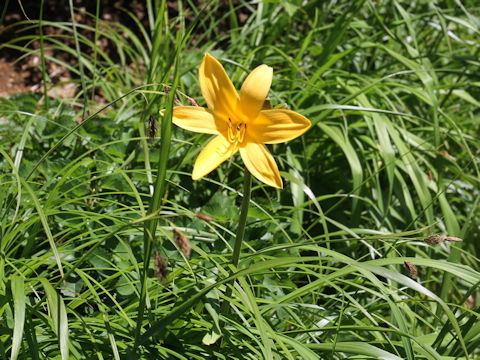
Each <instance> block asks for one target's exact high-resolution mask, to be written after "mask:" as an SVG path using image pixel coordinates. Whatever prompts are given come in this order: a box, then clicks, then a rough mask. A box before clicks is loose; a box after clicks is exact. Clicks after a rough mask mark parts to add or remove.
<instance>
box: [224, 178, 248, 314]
mask: <svg viewBox="0 0 480 360" xmlns="http://www.w3.org/2000/svg"><path fill="white" fill-rule="evenodd" d="M251 190H252V175H251V174H250V172H249V171H248V170H247V169H245V175H244V179H243V200H242V207H241V208H240V219H239V221H238V228H237V234H236V236H235V245H234V246H233V254H232V265H233V266H232V267H231V268H230V275H229V276H232V275H233V272H234V271H236V268H237V265H238V260H239V259H240V250H241V249H242V243H243V237H244V235H245V226H246V224H247V215H248V206H249V205H250V193H251ZM232 292H233V285H232V286H227V291H226V292H225V300H223V303H222V307H221V309H220V311H221V313H222V314H223V315H227V314H228V310H229V309H230V308H229V306H228V305H229V301H228V299H229V298H230V297H231V296H232Z"/></svg>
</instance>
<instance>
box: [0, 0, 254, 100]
mask: <svg viewBox="0 0 480 360" xmlns="http://www.w3.org/2000/svg"><path fill="white" fill-rule="evenodd" d="M157 1H159V0H157ZM0 3H3V4H2V5H0V97H8V96H9V95H12V94H15V93H21V92H26V91H33V92H35V91H42V90H43V76H42V72H41V58H40V57H39V56H37V55H28V56H25V52H24V51H23V52H22V51H19V50H16V49H13V47H12V46H2V45H5V44H8V43H11V41H12V40H15V39H16V38H17V37H18V36H29V35H38V33H39V29H38V26H32V23H31V22H30V20H31V19H35V20H37V19H39V15H40V4H41V1H40V0H2V1H0ZM198 3H199V4H200V3H201V1H199V2H198ZM228 3H229V2H228V0H221V1H220V4H221V6H220V7H219V8H218V9H219V10H217V11H219V12H220V13H222V12H225V11H228ZM232 3H233V4H234V5H235V6H237V5H238V3H239V1H238V0H233V2H232ZM73 5H74V8H75V21H76V23H77V24H85V25H89V26H92V27H94V26H95V19H94V17H92V16H88V14H95V12H96V6H97V0H74V1H73ZM121 9H123V10H121ZM125 10H126V11H129V12H130V13H132V14H135V16H136V17H137V19H138V21H140V22H141V23H142V25H143V26H144V27H145V28H146V29H148V18H147V9H146V1H145V0H101V1H100V18H101V19H103V20H107V21H111V22H119V23H122V24H124V25H127V26H130V25H131V28H132V29H137V27H136V26H137V25H136V24H135V22H134V21H133V20H132V19H131V18H130V17H129V16H128V15H127V13H126V11H125ZM167 10H168V13H169V17H170V16H171V17H174V16H177V15H178V4H177V1H167ZM2 14H4V16H3V17H2ZM191 14H192V16H193V14H194V12H193V11H192V12H191ZM238 18H239V23H240V24H242V23H244V22H245V21H246V20H247V18H248V15H247V14H245V13H243V12H242V11H239V13H238ZM43 20H45V21H65V22H69V21H70V20H71V18H70V8H69V2H68V1H58V0H44V9H43ZM186 20H187V22H188V20H191V19H188V18H187V19H186ZM20 21H23V22H24V23H23V24H21V25H18V24H19V22H20ZM15 24H17V25H15ZM219 26H220V27H221V28H223V29H220V30H221V31H222V30H223V31H226V30H227V28H228V24H219ZM79 31H82V30H81V29H79ZM135 31H137V30H135ZM43 33H44V35H45V36H48V35H60V34H61V31H60V30H59V29H58V28H54V27H52V26H44V27H43ZM84 35H85V36H88V37H90V38H91V37H92V36H93V34H92V32H85V33H84ZM64 41H65V42H66V44H67V45H68V46H69V47H71V48H74V43H73V40H72V39H71V37H65V40H64ZM14 45H15V46H25V47H28V48H29V49H37V50H38V49H39V48H40V43H39V42H38V41H33V42H28V41H24V42H15V43H14ZM99 47H100V49H101V50H102V51H104V52H105V53H106V54H108V55H109V56H110V57H111V59H113V60H114V61H115V59H116V47H115V45H114V44H109V43H108V42H107V41H104V42H101V43H100V44H99ZM46 51H47V53H48V55H51V56H54V57H56V58H57V59H61V60H62V62H64V63H67V64H70V65H73V66H76V62H77V59H76V58H75V57H74V56H73V55H70V54H67V53H65V52H59V51H56V50H53V52H52V50H51V49H49V48H48V46H46ZM82 51H90V49H82ZM46 71H47V73H48V76H49V79H50V81H52V82H53V83H54V84H55V91H51V92H49V95H50V96H54V97H57V96H60V97H71V96H74V94H75V91H76V90H75V84H74V83H73V82H72V81H71V80H72V76H74V75H73V74H71V73H70V72H69V71H68V70H67V69H65V68H62V67H60V66H58V65H57V64H55V63H53V62H49V61H47V63H46Z"/></svg>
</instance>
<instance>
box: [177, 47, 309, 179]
mask: <svg viewBox="0 0 480 360" xmlns="http://www.w3.org/2000/svg"><path fill="white" fill-rule="evenodd" d="M272 77H273V69H272V68H271V67H270V66H268V65H260V66H258V67H257V68H255V69H254V70H253V71H252V72H251V73H250V74H249V75H248V76H247V78H246V79H245V81H244V83H243V85H242V87H241V89H240V93H238V92H237V91H236V89H235V87H234V86H233V84H232V82H231V81H230V78H229V77H228V75H227V74H226V72H225V70H224V68H223V66H222V65H221V64H220V63H219V62H218V61H217V60H216V59H215V58H214V57H212V56H211V55H210V54H208V53H207V54H205V56H204V58H203V61H202V64H201V65H200V70H199V74H198V79H199V83H200V89H201V91H202V95H203V97H204V98H205V101H206V103H207V106H208V108H203V107H196V106H175V107H174V108H173V115H172V121H173V123H174V124H175V125H177V126H179V127H181V128H183V129H186V130H189V131H193V132H198V133H206V134H213V135H217V136H216V137H215V138H214V139H213V140H211V141H210V142H209V143H208V144H207V146H205V148H204V149H203V150H202V151H201V152H200V154H199V155H198V157H197V159H196V161H195V165H194V167H193V172H192V179H193V180H198V179H200V178H202V177H203V176H205V175H207V174H209V173H210V172H211V171H213V170H214V169H215V168H217V167H218V166H219V165H220V164H221V163H223V162H224V161H225V160H227V159H228V158H230V157H231V156H232V155H234V154H235V153H236V152H237V151H240V155H241V157H242V160H243V162H244V164H245V166H246V167H247V169H248V171H250V173H251V174H252V175H253V176H255V177H256V178H257V179H258V180H260V181H262V182H264V183H265V184H267V185H270V186H273V187H276V188H282V187H283V183H282V178H281V177H280V173H279V171H278V167H277V164H276V162H275V160H274V158H273V156H272V154H271V153H270V151H269V150H268V149H267V147H266V146H265V144H278V143H282V142H285V141H289V140H292V139H295V138H296V137H298V136H300V135H302V134H303V133H304V132H305V131H307V130H308V128H309V127H310V126H311V123H310V121H309V120H308V119H307V118H305V117H304V116H303V115H300V114H299V113H297V112H295V111H291V110H286V109H268V110H264V109H263V106H264V103H265V100H266V98H267V94H268V91H269V90H270V86H271V84H272Z"/></svg>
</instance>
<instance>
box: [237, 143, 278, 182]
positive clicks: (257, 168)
mask: <svg viewBox="0 0 480 360" xmlns="http://www.w3.org/2000/svg"><path fill="white" fill-rule="evenodd" d="M240 155H242V160H243V162H244V163H245V166H246V167H247V169H248V171H250V173H251V174H252V175H253V176H255V177H256V178H257V179H258V180H260V181H262V182H264V183H265V184H267V185H270V186H273V187H276V188H280V189H281V188H283V183H282V178H281V177H280V173H279V172H278V167H277V164H276V163H275V160H274V159H273V156H272V154H270V151H268V149H267V147H266V146H265V145H263V144H256V143H252V142H251V143H246V144H245V145H244V146H242V147H241V148H240Z"/></svg>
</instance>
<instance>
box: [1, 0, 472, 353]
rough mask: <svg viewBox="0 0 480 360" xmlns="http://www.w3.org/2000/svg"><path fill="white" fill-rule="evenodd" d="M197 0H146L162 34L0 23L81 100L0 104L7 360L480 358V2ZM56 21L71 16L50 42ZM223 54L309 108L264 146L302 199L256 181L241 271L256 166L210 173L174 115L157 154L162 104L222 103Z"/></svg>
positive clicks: (289, 101)
mask: <svg viewBox="0 0 480 360" xmlns="http://www.w3.org/2000/svg"><path fill="white" fill-rule="evenodd" d="M194 3H195V2H179V3H178V14H175V15H174V16H173V15H172V13H173V12H172V11H170V15H167V13H166V12H164V11H163V10H164V8H163V7H164V6H165V5H166V2H165V1H162V2H160V3H159V4H156V2H152V1H147V2H146V4H147V10H148V11H147V13H148V21H147V23H148V26H144V25H142V22H141V21H138V20H136V18H135V14H129V16H131V18H132V19H133V20H132V23H134V24H135V25H134V26H133V28H132V27H131V26H127V25H125V24H118V23H112V22H109V21H105V20H101V19H100V16H99V15H98V14H87V15H86V16H88V17H90V18H91V19H92V21H93V23H94V24H95V26H91V25H87V24H84V23H82V22H78V21H77V22H76V23H75V24H73V23H71V22H50V21H47V20H45V19H43V20H42V21H39V20H38V19H30V20H25V21H19V22H17V23H15V24H13V25H9V26H8V27H6V28H5V29H4V30H3V31H5V32H8V33H11V34H15V36H12V38H11V40H10V41H8V42H6V43H3V44H0V49H1V51H6V50H7V49H9V50H10V51H12V50H17V51H18V58H19V60H21V59H22V58H28V57H31V56H40V57H41V59H42V60H44V61H45V63H50V62H56V63H57V64H58V65H59V66H61V67H65V68H66V69H67V70H68V72H69V74H70V76H71V80H70V81H71V82H72V83H73V84H75V87H76V89H77V91H76V93H75V95H74V96H73V97H71V98H64V99H61V98H54V97H53V96H52V97H49V98H48V101H47V98H46V97H44V96H43V93H44V89H43V84H42V86H40V87H39V91H40V92H39V93H35V94H33V93H25V94H16V95H12V96H11V97H9V98H3V99H0V129H1V130H0V132H1V137H0V154H1V157H0V168H1V171H0V186H1V191H0V204H1V206H0V220H1V248H0V328H1V331H0V354H5V355H1V356H2V358H12V359H16V358H20V359H21V358H32V359H43V358H48V359H50V358H64V359H66V358H73V359H77V358H78V359H84V358H85V359H86V358H99V359H102V358H103V359H107V358H108V359H110V358H114V359H124V358H131V359H137V358H146V359H150V358H152V359H153V358H155V359H172V358H175V359H205V358H220V359H254V358H261V359H264V358H265V359H318V358H322V359H323V358H325V359H342V358H351V357H355V358H370V359H377V358H385V359H447V358H451V359H453V358H458V359H466V358H470V359H474V358H476V357H478V356H479V355H480V354H479V352H478V349H479V348H480V337H479V333H480V328H479V327H478V317H479V313H478V309H479V307H478V301H477V296H478V284H479V283H480V272H479V264H480V262H479V259H478V254H479V247H478V241H479V240H480V231H479V227H480V222H479V219H480V216H479V215H480V192H479V189H480V186H479V183H480V171H479V167H480V160H479V159H480V153H479V151H480V140H479V136H478V134H479V133H480V122H479V119H480V117H479V110H478V109H479V105H480V103H479V100H478V99H479V98H480V89H479V87H480V79H479V66H480V62H479V61H478V58H479V49H480V43H479V42H478V34H479V23H480V22H479V18H478V16H477V14H478V10H479V8H478V5H475V4H474V3H473V2H466V3H464V4H463V6H464V7H462V6H460V4H459V3H446V2H441V3H437V4H429V3H425V4H423V3H418V2H417V3H410V2H404V1H397V2H387V3H382V4H380V3H371V2H363V1H359V2H354V3H352V4H353V5H350V3H349V2H333V3H325V2H321V1H309V2H306V3H305V4H303V5H300V4H301V3H303V2H301V1H281V2H278V3H277V2H253V3H251V2H245V1H229V2H215V1H213V2H209V3H207V2H199V4H200V5H194ZM222 3H223V5H222ZM99 5H100V7H101V6H102V4H101V2H99ZM78 11H79V9H76V8H72V12H73V14H75V13H77V12H78ZM119 11H122V10H119ZM125 11H126V10H125ZM91 23H92V22H88V24H91ZM40 25H42V26H44V27H45V26H51V27H53V28H55V29H57V30H58V31H57V32H55V35H49V34H46V33H45V32H43V33H42V42H43V50H42V49H40V48H38V47H36V46H34V43H33V42H34V41H36V40H39V39H40V37H39V36H40V35H38V34H39V33H38V32H34V31H32V29H38V27H39V26H40ZM75 32H77V33H76V35H75ZM102 39H103V40H106V41H109V42H110V44H112V45H111V46H112V47H113V48H115V50H116V52H115V53H114V54H107V53H106V52H104V51H103V49H102V48H101V47H100V46H99V45H98V44H99V41H98V40H102ZM67 40H68V41H67ZM87 49H88V50H87ZM178 49H181V51H180V52H179V53H178V54H179V56H178V62H176V61H175V59H176V54H177V50H178ZM52 51H53V52H52ZM207 51H208V52H210V53H211V54H212V56H214V57H216V58H217V59H219V60H221V62H222V64H224V66H225V69H226V71H227V73H228V75H229V76H230V77H231V78H232V81H233V83H235V84H241V83H242V82H243V80H244V79H245V77H246V76H247V74H248V72H249V71H251V70H252V69H254V68H255V67H256V66H258V65H260V64H268V65H269V66H272V67H273V68H274V80H273V86H272V89H271V91H270V93H269V98H270V100H271V103H272V105H273V107H275V106H283V107H287V108H290V109H292V110H294V111H297V112H299V113H301V114H302V115H304V116H306V117H308V118H309V119H310V120H311V122H312V128H311V129H310V130H309V131H308V132H307V133H306V134H304V135H303V136H302V137H301V138H298V139H296V140H294V141H290V142H288V143H286V144H278V145H272V146H269V150H270V151H271V152H272V154H273V155H274V157H275V160H276V162H277V164H278V166H279V170H280V174H281V176H282V178H283V182H284V189H283V190H278V189H274V188H271V187H268V186H266V185H264V184H262V183H260V182H258V181H256V180H254V181H253V184H252V197H251V200H250V207H249V212H248V219H247V225H246V232H245V239H244V243H243V248H242V252H241V257H240V261H239V264H238V271H233V272H232V270H231V268H230V266H229V264H230V262H231V260H232V249H233V246H234V240H235V232H236V230H237V225H238V222H239V208H240V204H241V199H242V183H243V168H242V167H241V162H240V161H236V160H238V159H235V158H234V159H233V160H229V161H227V162H225V163H224V164H222V165H221V166H220V167H219V168H218V169H217V170H215V171H214V172H212V173H210V174H209V175H207V176H206V177H205V178H203V179H201V180H199V181H195V182H194V181H192V179H191V171H192V168H193V164H194V161H195V159H196V157H197V156H198V154H199V152H200V151H201V149H202V148H203V147H204V146H205V144H206V143H207V142H208V141H209V140H210V136H209V135H204V134H194V133H190V132H187V131H184V130H182V129H179V128H176V127H173V128H171V131H172V133H171V135H172V137H171V142H169V143H167V144H165V142H164V144H165V145H162V141H164V139H165V134H166V132H167V131H169V130H168V126H166V125H168V124H162V122H161V121H162V120H161V119H162V118H161V117H160V116H159V110H160V109H163V108H165V107H167V105H168V101H167V100H168V95H170V101H171V102H174V103H182V104H184V105H191V104H192V100H193V101H195V102H196V103H198V104H199V105H201V106H205V101H204V99H203V98H202V97H201V92H200V88H199V85H198V80H197V69H198V67H199V65H200V62H201V60H202V58H203V56H204V54H205V52H207ZM59 53H63V54H65V53H68V54H70V56H71V57H72V58H74V59H76V61H75V62H73V63H67V62H65V61H63V60H62V59H63V58H62V57H58V56H57V57H56V56H54V55H52V54H59ZM42 63H43V62H40V64H39V67H40V69H43V74H44V82H45V85H46V88H47V91H48V92H49V93H50V94H55V90H56V87H60V86H61V85H62V84H57V83H55V81H53V80H52V79H50V78H49V75H48V74H46V70H45V66H42ZM80 64H81V65H80ZM176 71H177V72H178V80H179V84H178V87H176V86H173V88H176V89H177V90H176V92H175V98H174V96H173V95H174V92H173V91H172V90H170V89H171V88H172V85H173V82H174V79H175V76H174V74H175V72H176ZM99 99H101V101H99ZM152 121H153V122H155V123H157V124H156V125H157V126H156V131H157V134H156V137H155V138H154V139H152V138H151V134H150V132H151V131H150V130H151V129H150V128H151V126H150V125H149V122H152ZM236 156H238V155H236ZM159 164H160V167H159ZM162 164H163V165H162ZM162 166H163V167H162ZM157 169H160V171H158V170H157ZM163 169H165V170H166V173H165V179H164V180H162V179H163V178H162V176H160V179H161V186H163V190H162V191H160V192H157V196H158V198H157V199H156V203H155V204H154V205H151V204H152V202H151V201H152V200H151V199H152V194H153V190H154V189H155V188H156V186H155V181H156V179H157V176H158V174H162V172H163ZM159 186H160V185H159ZM152 213H153V215H151V214H152ZM150 227H152V228H151V229H150ZM153 229H154V230H155V234H156V237H155V238H154V239H152V238H150V237H149V236H148V234H150V233H151V232H152V231H153ZM174 229H177V230H174ZM147 230H148V231H147ZM175 231H181V232H182V233H183V234H185V235H186V236H187V237H188V240H189V246H190V247H191V253H190V257H189V258H188V257H186V256H185V254H184V253H183V252H182V251H181V249H182V248H181V246H180V245H179V244H178V243H177V241H176V237H175ZM432 233H444V234H448V235H450V236H455V237H458V238H462V239H463V240H464V241H463V242H461V243H460V242H455V243H453V242H443V243H441V244H439V245H437V246H434V245H431V244H427V243H426V242H425V241H424V240H423V239H424V238H425V237H426V236H427V235H429V234H432ZM146 234H147V235H146ZM177 236H178V235H177ZM177 240H178V238H177ZM147 246H150V247H151V249H150V250H148V249H147ZM159 255H161V256H162V258H163V262H164V264H166V270H167V271H168V273H167V272H165V271H164V269H160V268H159V267H160V266H161V265H160V260H159ZM145 256H147V260H148V262H147V263H145V261H144V259H145ZM405 261H407V262H408V263H410V264H413V265H415V266H416V268H417V271H418V277H417V278H416V279H412V278H410V277H408V276H407V275H408V274H407V272H406V271H405V269H404V262H405ZM145 265H147V266H146V270H147V271H146V272H143V268H144V266H145ZM62 274H66V275H67V276H66V277H65V278H64V279H62ZM143 274H145V275H146V276H145V277H143ZM229 274H233V275H229ZM142 283H143V288H144V289H145V292H144V294H143V295H142ZM227 287H231V290H232V291H231V292H230V291H227ZM22 290H23V293H22ZM230 294H231V295H230ZM222 303H224V304H228V305H229V311H228V313H227V312H221V311H220V307H221V304H222ZM142 308H144V313H143V316H139V313H141V312H142V310H139V309H142Z"/></svg>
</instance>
